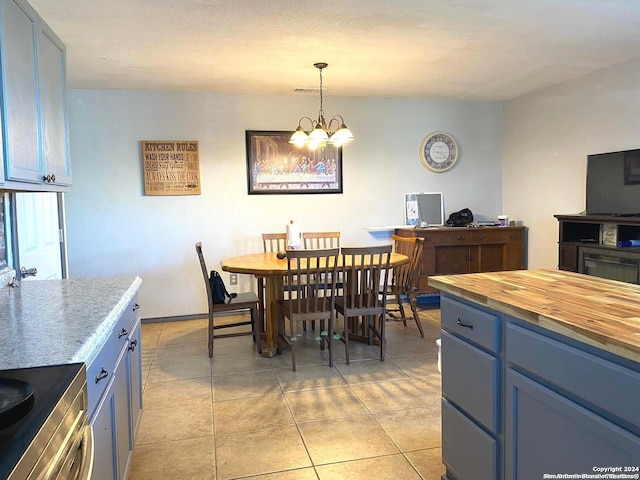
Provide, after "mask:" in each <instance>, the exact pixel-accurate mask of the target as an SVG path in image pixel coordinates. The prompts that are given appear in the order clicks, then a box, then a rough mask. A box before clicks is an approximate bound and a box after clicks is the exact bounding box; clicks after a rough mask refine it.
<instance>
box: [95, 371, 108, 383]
mask: <svg viewBox="0 0 640 480" xmlns="http://www.w3.org/2000/svg"><path fill="white" fill-rule="evenodd" d="M108 376H109V373H108V372H107V371H106V370H105V369H104V368H103V369H102V371H101V372H100V374H99V375H98V376H97V377H96V383H98V382H99V381H100V380H102V379H103V378H107V377H108Z"/></svg>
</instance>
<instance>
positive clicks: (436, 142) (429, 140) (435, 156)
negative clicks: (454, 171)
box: [420, 132, 458, 172]
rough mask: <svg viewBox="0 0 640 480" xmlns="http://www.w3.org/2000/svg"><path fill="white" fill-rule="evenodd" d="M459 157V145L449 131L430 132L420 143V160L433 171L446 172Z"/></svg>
mask: <svg viewBox="0 0 640 480" xmlns="http://www.w3.org/2000/svg"><path fill="white" fill-rule="evenodd" d="M457 159H458V145H457V144H456V141H455V140H454V139H453V138H452V137H451V135H449V134H448V133H444V132H434V133H430V134H429V135H427V136H426V137H424V140H422V143H421V144H420V161H421V162H422V164H423V165H424V166H425V167H426V168H428V169H429V170H431V171H432V172H446V171H447V170H449V169H450V168H451V167H453V164H454V163H456V160H457Z"/></svg>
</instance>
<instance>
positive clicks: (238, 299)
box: [196, 242, 262, 358]
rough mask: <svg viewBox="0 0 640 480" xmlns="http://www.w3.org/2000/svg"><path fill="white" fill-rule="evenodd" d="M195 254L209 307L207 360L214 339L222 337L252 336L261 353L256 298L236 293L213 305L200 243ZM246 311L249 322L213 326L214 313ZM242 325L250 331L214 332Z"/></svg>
mask: <svg viewBox="0 0 640 480" xmlns="http://www.w3.org/2000/svg"><path fill="white" fill-rule="evenodd" d="M196 253H197V254H198V260H199V261H200V268H201V270H202V276H203V277H204V284H205V289H206V291H207V303H208V305H209V328H208V337H209V358H212V357H213V340H214V339H216V338H224V337H238V336H241V335H252V336H253V341H254V342H255V343H256V345H257V347H258V353H262V341H261V339H260V330H259V328H258V297H257V296H256V294H255V293H253V292H247V293H238V294H237V295H236V296H235V297H233V298H231V299H229V301H228V302H225V303H213V294H212V290H211V283H210V282H209V277H210V273H209V270H207V264H206V263H205V260H204V254H203V253H202V242H198V243H196ZM241 311H248V312H249V314H250V317H251V320H247V321H241V322H234V323H221V324H219V325H216V324H215V319H214V316H215V314H216V313H231V312H241ZM243 325H250V326H251V331H248V332H247V331H241V332H233V333H218V334H216V333H215V332H216V330H220V329H225V328H232V327H239V326H243Z"/></svg>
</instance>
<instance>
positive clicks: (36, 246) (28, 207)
mask: <svg viewBox="0 0 640 480" xmlns="http://www.w3.org/2000/svg"><path fill="white" fill-rule="evenodd" d="M16 236H17V238H18V257H19V259H20V265H19V266H18V268H21V267H24V268H26V269H27V270H30V269H32V268H35V269H37V274H36V275H35V276H27V277H24V278H22V280H23V281H24V280H48V279H60V278H62V255H61V253H60V252H61V250H60V221H59V216H58V197H57V194H56V193H49V192H46V193H45V192H38V193H16ZM16 276H17V277H20V272H16Z"/></svg>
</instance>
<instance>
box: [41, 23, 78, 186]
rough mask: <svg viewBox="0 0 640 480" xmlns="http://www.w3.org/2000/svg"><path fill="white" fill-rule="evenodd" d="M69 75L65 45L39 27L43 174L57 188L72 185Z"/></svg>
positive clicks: (53, 34) (50, 31)
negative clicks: (68, 102)
mask: <svg viewBox="0 0 640 480" xmlns="http://www.w3.org/2000/svg"><path fill="white" fill-rule="evenodd" d="M66 75H67V74H66V50H65V46H64V44H63V43H62V42H61V41H60V39H59V38H58V37H57V36H56V34H55V33H53V31H52V30H51V29H50V28H49V27H48V26H46V25H45V24H40V28H39V32H38V81H39V82H38V86H39V89H40V90H39V93H40V97H39V98H40V115H41V117H42V124H41V126H42V155H43V157H44V158H43V162H44V169H45V172H44V173H45V174H46V175H47V177H48V178H49V180H48V181H49V182H50V183H55V184H58V185H71V161H70V159H69V139H68V128H67V94H66V92H67V86H66ZM54 177H55V178H54Z"/></svg>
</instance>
